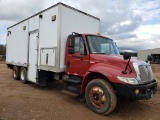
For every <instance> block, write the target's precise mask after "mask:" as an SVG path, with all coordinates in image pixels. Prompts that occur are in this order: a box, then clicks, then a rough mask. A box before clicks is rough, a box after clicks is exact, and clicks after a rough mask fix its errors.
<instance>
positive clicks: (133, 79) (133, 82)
mask: <svg viewBox="0 0 160 120" xmlns="http://www.w3.org/2000/svg"><path fill="white" fill-rule="evenodd" d="M117 78H118V79H119V80H120V81H122V82H125V83H128V84H131V85H137V84H138V81H137V80H136V79H135V78H126V77H120V76H117Z"/></svg>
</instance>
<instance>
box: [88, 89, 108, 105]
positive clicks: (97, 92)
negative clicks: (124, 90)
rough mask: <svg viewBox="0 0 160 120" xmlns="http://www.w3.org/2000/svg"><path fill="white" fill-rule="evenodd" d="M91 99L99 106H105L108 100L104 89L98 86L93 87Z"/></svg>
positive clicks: (90, 94)
mask: <svg viewBox="0 0 160 120" xmlns="http://www.w3.org/2000/svg"><path fill="white" fill-rule="evenodd" d="M89 99H90V101H91V103H92V104H93V105H94V106H95V107H97V108H102V107H104V105H105V103H106V100H107V99H106V96H105V94H104V91H103V90H102V88H100V87H98V86H94V87H92V88H91V90H90V93H89Z"/></svg>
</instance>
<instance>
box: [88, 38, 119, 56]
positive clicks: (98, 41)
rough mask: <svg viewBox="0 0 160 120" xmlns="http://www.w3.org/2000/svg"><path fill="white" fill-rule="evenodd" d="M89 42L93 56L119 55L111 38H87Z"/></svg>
mask: <svg viewBox="0 0 160 120" xmlns="http://www.w3.org/2000/svg"><path fill="white" fill-rule="evenodd" d="M87 41H88V46H89V50H90V53H91V54H119V52H118V49H117V47H116V45H115V43H114V42H113V40H111V39H109V38H104V37H100V36H87Z"/></svg>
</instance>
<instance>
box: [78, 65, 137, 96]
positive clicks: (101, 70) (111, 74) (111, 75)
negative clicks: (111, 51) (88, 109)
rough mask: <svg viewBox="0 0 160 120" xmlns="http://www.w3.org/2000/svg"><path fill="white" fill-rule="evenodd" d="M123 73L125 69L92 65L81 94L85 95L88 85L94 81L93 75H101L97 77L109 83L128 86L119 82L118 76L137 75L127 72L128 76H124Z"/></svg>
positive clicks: (84, 79) (83, 83) (85, 76)
mask: <svg viewBox="0 0 160 120" xmlns="http://www.w3.org/2000/svg"><path fill="white" fill-rule="evenodd" d="M122 71H123V68H120V67H117V66H113V65H111V64H106V63H97V64H94V65H92V66H91V67H90V68H89V69H88V71H87V72H86V74H85V75H84V77H83V80H82V85H81V91H80V93H81V94H83V93H84V91H85V88H86V86H87V84H88V83H89V82H90V81H91V80H92V79H94V78H93V77H92V78H91V77H90V75H91V76H93V74H99V76H97V77H105V78H106V79H108V80H109V82H111V83H119V84H126V83H124V82H122V81H120V80H118V79H117V76H123V77H136V74H134V73H135V72H133V74H132V73H129V71H127V72H128V74H122ZM100 75H101V76H100ZM97 77H96V78H97Z"/></svg>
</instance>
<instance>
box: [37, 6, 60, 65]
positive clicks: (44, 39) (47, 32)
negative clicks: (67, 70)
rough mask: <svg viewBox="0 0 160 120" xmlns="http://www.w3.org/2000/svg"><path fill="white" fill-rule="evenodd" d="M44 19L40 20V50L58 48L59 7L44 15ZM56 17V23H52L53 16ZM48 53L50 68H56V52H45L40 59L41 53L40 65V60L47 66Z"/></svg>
mask: <svg viewBox="0 0 160 120" xmlns="http://www.w3.org/2000/svg"><path fill="white" fill-rule="evenodd" d="M41 15H43V18H42V19H41V20H40V34H39V50H40V49H41V48H53V47H57V43H58V42H57V40H58V37H57V28H58V24H57V23H58V6H56V7H54V8H52V9H49V10H48V11H46V12H44V13H42V14H41ZM54 15H56V21H52V20H51V18H52V16H54ZM47 53H48V55H49V57H48V66H55V52H54V53H53V50H48V49H46V50H43V53H42V54H41V58H40V52H39V60H38V61H39V64H38V65H40V59H41V62H42V64H44V65H46V54H47Z"/></svg>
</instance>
